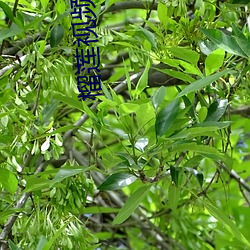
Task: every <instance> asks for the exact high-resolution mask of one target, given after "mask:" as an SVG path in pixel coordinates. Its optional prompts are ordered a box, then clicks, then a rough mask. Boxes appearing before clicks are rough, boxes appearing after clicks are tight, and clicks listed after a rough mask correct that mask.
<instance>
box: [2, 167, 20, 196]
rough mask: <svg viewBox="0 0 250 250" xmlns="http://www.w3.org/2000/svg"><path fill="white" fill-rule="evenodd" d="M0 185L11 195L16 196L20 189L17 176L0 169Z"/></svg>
mask: <svg viewBox="0 0 250 250" xmlns="http://www.w3.org/2000/svg"><path fill="white" fill-rule="evenodd" d="M0 183H1V184H2V185H3V187H4V188H5V189H6V190H7V191H8V192H10V193H11V194H14V193H15V192H16V190H17V187H18V181H17V178H16V176H15V175H14V174H13V173H12V172H11V171H9V170H8V169H5V168H0Z"/></svg>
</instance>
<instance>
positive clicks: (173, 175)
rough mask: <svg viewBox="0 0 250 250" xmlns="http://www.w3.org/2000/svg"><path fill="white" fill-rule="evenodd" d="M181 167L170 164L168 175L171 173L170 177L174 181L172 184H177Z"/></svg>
mask: <svg viewBox="0 0 250 250" xmlns="http://www.w3.org/2000/svg"><path fill="white" fill-rule="evenodd" d="M180 171H181V169H180V168H176V167H173V166H170V175H171V179H172V181H173V182H174V184H175V185H176V186H178V180H179V173H180Z"/></svg>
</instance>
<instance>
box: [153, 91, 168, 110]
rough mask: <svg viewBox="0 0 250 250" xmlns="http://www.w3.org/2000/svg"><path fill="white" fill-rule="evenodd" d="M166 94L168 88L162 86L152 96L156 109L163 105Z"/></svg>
mask: <svg viewBox="0 0 250 250" xmlns="http://www.w3.org/2000/svg"><path fill="white" fill-rule="evenodd" d="M165 94H166V88H165V87H164V86H161V87H160V88H159V89H158V90H157V91H156V92H155V94H154V95H153V97H152V98H151V100H152V104H153V107H154V109H155V110H156V111H157V109H158V107H159V106H160V105H161V103H162V101H163V100H164V97H165Z"/></svg>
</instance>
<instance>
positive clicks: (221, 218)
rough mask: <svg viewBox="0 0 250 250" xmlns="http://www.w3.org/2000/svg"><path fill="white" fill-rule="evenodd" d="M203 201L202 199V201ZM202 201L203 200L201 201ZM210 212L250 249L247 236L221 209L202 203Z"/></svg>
mask: <svg viewBox="0 0 250 250" xmlns="http://www.w3.org/2000/svg"><path fill="white" fill-rule="evenodd" d="M200 200H201V199H200ZM201 201H202V200H201ZM202 202H203V204H204V205H205V207H206V209H207V210H208V212H209V213H210V214H211V215H212V216H213V217H214V218H216V219H217V220H218V221H219V222H221V223H222V224H223V226H224V227H225V228H226V229H227V230H228V231H229V232H230V233H232V235H233V236H234V237H236V238H237V239H238V240H239V241H241V242H242V243H243V244H244V245H245V246H247V247H248V248H250V242H249V241H248V240H247V239H246V238H245V236H244V235H243V234H242V233H241V232H240V230H239V229H238V227H237V226H236V225H235V224H234V222H233V221H232V220H230V219H229V218H228V217H227V216H226V215H225V214H224V213H223V212H222V211H221V210H220V209H218V208H216V207H215V206H213V205H212V204H210V203H208V202H205V201H202Z"/></svg>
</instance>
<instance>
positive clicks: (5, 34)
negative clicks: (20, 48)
mask: <svg viewBox="0 0 250 250" xmlns="http://www.w3.org/2000/svg"><path fill="white" fill-rule="evenodd" d="M22 32H23V29H20V28H19V27H18V26H16V25H12V26H11V28H7V29H2V30H0V42H1V41H3V40H4V39H6V38H9V37H12V36H17V35H19V34H20V33H22Z"/></svg>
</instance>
